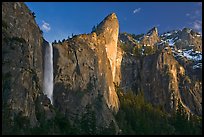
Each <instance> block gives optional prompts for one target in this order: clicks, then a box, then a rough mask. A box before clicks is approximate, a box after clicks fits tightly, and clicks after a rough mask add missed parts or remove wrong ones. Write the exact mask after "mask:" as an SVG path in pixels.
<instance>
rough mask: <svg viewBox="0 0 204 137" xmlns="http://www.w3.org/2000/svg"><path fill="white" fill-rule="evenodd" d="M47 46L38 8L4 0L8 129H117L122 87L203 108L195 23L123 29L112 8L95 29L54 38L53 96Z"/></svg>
mask: <svg viewBox="0 0 204 137" xmlns="http://www.w3.org/2000/svg"><path fill="white" fill-rule="evenodd" d="M48 46H49V43H48V42H47V41H46V40H45V39H44V38H43V34H42V31H41V30H40V28H39V27H38V25H37V23H36V21H35V14H34V12H31V11H30V10H29V9H28V7H27V6H26V5H25V4H24V3H22V2H3V3H2V115H3V116H2V118H3V123H2V125H3V133H4V134H9V133H11V132H14V131H15V132H17V133H18V134H25V133H26V131H27V128H28V127H31V128H32V130H31V131H28V133H32V132H34V131H35V130H38V131H41V130H39V129H43V128H47V127H49V129H46V132H45V133H49V132H52V133H51V134H60V133H62V132H63V133H67V131H66V128H65V129H64V127H61V125H66V126H67V127H68V128H67V129H72V130H74V129H77V131H80V133H79V134H83V133H85V134H87V133H89V134H100V133H102V132H104V131H102V130H104V129H108V128H109V127H114V129H115V130H114V134H118V133H120V132H121V130H120V127H119V126H118V123H117V120H116V118H115V116H116V114H117V113H118V111H119V110H120V101H119V98H118V93H117V91H116V89H117V88H118V87H119V88H121V89H122V90H123V91H124V94H126V93H128V92H129V91H130V90H131V91H133V92H134V94H136V95H137V94H139V93H141V92H142V93H144V99H145V100H146V101H147V102H149V103H151V104H152V105H153V106H155V107H157V106H160V108H161V109H162V110H164V111H165V112H167V113H168V114H170V115H171V114H173V113H174V112H176V110H178V107H179V104H181V105H182V106H183V108H184V110H185V111H186V112H187V113H188V114H192V115H198V116H202V76H201V74H202V35H200V34H199V33H197V32H194V31H193V30H191V29H188V28H184V29H182V30H175V31H170V32H167V33H164V34H162V35H159V34H158V29H157V28H155V27H154V28H152V29H151V30H150V31H148V32H147V34H140V35H135V34H128V33H119V22H118V19H117V16H116V14H115V13H111V14H109V15H108V16H107V17H105V18H104V20H103V21H102V22H101V23H100V24H99V25H98V26H96V27H95V29H94V30H92V32H91V33H89V34H80V35H75V36H73V37H72V38H69V39H67V40H64V41H63V42H58V43H57V42H53V43H52V46H53V69H54V83H53V84H54V90H53V104H51V101H50V100H49V98H47V96H46V95H44V93H43V79H44V78H43V76H44V71H45V70H44V68H45V67H44V64H45V62H44V55H45V52H46V49H47V48H48ZM67 121H68V122H69V121H70V123H68V122H67ZM79 121H80V122H79ZM90 121H91V122H92V124H93V125H94V127H92V128H90V127H91V126H90V125H89V124H90V123H89V122H90ZM66 122H67V123H66ZM83 122H84V123H85V124H84V123H83ZM94 122H96V123H94ZM87 123H88V124H87ZM46 124H47V125H46ZM54 124H56V125H57V126H56V127H55V126H52V127H51V126H50V125H54ZM69 124H70V125H72V126H73V127H74V128H73V127H72V128H70V125H69ZM84 125H85V126H84ZM80 126H83V128H81V127H80ZM87 126H88V127H87ZM89 126H90V127H89ZM16 127H17V128H16ZM84 127H85V128H84ZM35 128H36V129H35ZM86 128H87V131H86V130H85V129H86ZM82 129H83V130H82ZM93 129H94V131H93ZM41 132H42V133H43V131H41ZM69 133H72V132H69ZM73 133H76V132H73Z"/></svg>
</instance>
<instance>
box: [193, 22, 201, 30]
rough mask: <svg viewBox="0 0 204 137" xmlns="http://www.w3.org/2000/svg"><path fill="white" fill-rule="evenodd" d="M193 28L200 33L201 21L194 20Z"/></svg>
mask: <svg viewBox="0 0 204 137" xmlns="http://www.w3.org/2000/svg"><path fill="white" fill-rule="evenodd" d="M193 28H194V29H195V30H197V31H199V32H201V31H202V21H200V20H196V21H194V22H193Z"/></svg>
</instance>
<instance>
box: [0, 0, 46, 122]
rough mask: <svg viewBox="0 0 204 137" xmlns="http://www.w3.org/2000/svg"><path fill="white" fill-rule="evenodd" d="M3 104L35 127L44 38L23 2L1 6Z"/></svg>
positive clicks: (40, 86) (12, 114) (40, 85)
mask: <svg viewBox="0 0 204 137" xmlns="http://www.w3.org/2000/svg"><path fill="white" fill-rule="evenodd" d="M2 22H3V25H2V77H3V78H2V83H3V85H2V89H3V92H2V93H3V104H4V105H6V106H8V107H9V109H10V110H11V111H10V112H11V113H10V117H11V119H12V118H14V116H15V115H17V114H20V113H21V115H22V116H25V117H27V118H28V119H29V120H30V124H31V125H32V126H34V125H36V123H37V119H36V116H35V100H36V98H37V96H38V94H40V93H41V92H42V91H41V90H42V72H43V69H42V68H43V64H42V60H43V57H42V45H43V37H42V34H41V32H40V29H39V27H38V26H37V24H36V22H35V20H34V17H33V15H32V13H31V11H30V10H29V9H28V8H27V6H26V5H25V4H24V3H21V2H15V3H13V2H9V3H6V2H4V3H2Z"/></svg>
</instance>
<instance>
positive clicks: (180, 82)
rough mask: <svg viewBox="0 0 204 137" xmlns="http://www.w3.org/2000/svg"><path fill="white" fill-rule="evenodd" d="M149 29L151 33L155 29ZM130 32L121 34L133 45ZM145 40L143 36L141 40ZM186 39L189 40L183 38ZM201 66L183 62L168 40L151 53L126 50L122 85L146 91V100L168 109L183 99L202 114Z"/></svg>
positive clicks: (183, 102) (173, 108)
mask: <svg viewBox="0 0 204 137" xmlns="http://www.w3.org/2000/svg"><path fill="white" fill-rule="evenodd" d="M154 30H155V29H154ZM149 32H152V33H148V34H150V35H152V34H153V33H154V32H156V31H149ZM183 33H184V32H183ZM185 33H187V32H185ZM155 34H156V33H155ZM188 34H189V33H188ZM179 35H181V34H180V32H179ZM127 36H130V38H129V39H125V38H124V37H122V38H123V42H126V40H127V42H126V43H129V45H130V46H131V45H134V43H132V44H131V41H130V39H133V38H131V35H127ZM144 37H145V36H144ZM180 37H181V36H180ZM157 39H159V37H156V40H153V41H155V42H156V41H157ZM201 39H202V38H201ZM143 40H144V39H141V41H140V44H141V42H142V41H143ZM132 41H133V40H132ZM183 41H186V40H181V42H183ZM133 42H134V41H133ZM198 43H199V42H198ZM152 44H154V45H150V46H157V42H156V43H152ZM155 44H156V45H155ZM135 46H137V45H135ZM199 46H201V47H202V45H199ZM193 48H194V47H193ZM186 68H187V69H186ZM201 69H202V68H201ZM201 69H196V70H193V67H192V65H190V64H188V62H187V61H186V62H184V61H183V62H182V63H181V61H180V60H178V59H177V58H175V57H174V56H173V53H172V50H171V48H170V47H168V44H167V47H166V45H165V44H164V45H163V46H161V45H160V47H159V49H157V51H156V53H154V54H152V55H145V56H142V57H136V56H134V55H131V54H129V53H128V52H126V53H125V54H124V56H123V57H122V63H121V74H122V76H121V85H120V86H121V87H122V88H123V89H124V90H125V91H128V90H129V89H131V90H133V91H135V92H139V91H142V92H144V95H145V99H146V100H148V101H149V102H151V103H152V104H153V105H160V106H162V107H163V108H164V110H166V111H167V112H172V111H175V110H176V109H177V108H178V102H180V103H181V104H182V105H183V107H184V108H185V110H186V111H187V112H190V113H192V114H196V115H202V104H201V103H202V80H201V78H200V77H199V76H198V75H200V74H202V73H201Z"/></svg>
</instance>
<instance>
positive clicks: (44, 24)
mask: <svg viewBox="0 0 204 137" xmlns="http://www.w3.org/2000/svg"><path fill="white" fill-rule="evenodd" d="M42 23H43V24H42V26H41V28H42V30H44V31H45V32H48V31H50V30H51V27H50V24H49V23H47V22H45V21H44V20H43V21H42Z"/></svg>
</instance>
